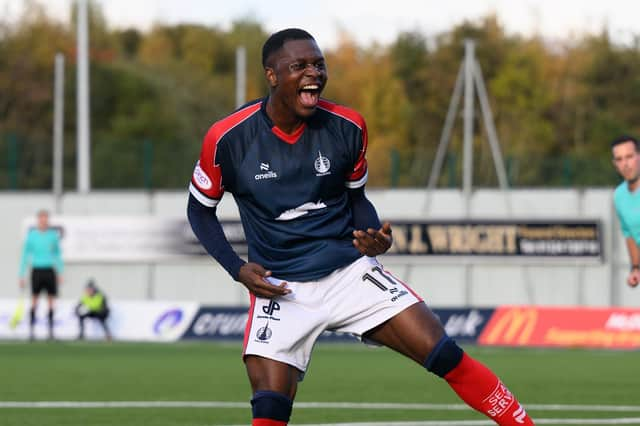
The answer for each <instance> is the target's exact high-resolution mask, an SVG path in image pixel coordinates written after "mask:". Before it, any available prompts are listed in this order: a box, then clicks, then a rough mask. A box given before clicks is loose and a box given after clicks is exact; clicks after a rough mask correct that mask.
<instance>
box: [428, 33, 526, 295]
mask: <svg viewBox="0 0 640 426" xmlns="http://www.w3.org/2000/svg"><path fill="white" fill-rule="evenodd" d="M474 89H476V90H475V91H474ZM463 90H464V108H463V111H462V112H463V114H462V115H463V120H464V123H463V124H464V133H463V167H462V176H463V178H462V193H463V197H464V217H465V218H467V219H469V218H470V217H471V196H472V193H473V124H474V95H475V93H474V92H477V94H478V99H479V101H480V110H481V112H482V118H483V121H484V127H485V130H486V132H487V139H488V140H489V145H490V147H491V154H492V157H493V162H494V165H495V168H496V174H497V176H498V182H499V185H500V189H502V190H503V194H504V196H505V203H506V208H507V213H508V215H511V213H512V211H511V202H510V197H509V191H508V189H509V184H508V180H507V173H506V171H505V167H504V162H503V161H502V152H501V151H500V143H499V141H498V136H497V132H496V130H495V127H494V124H493V114H492V113H491V107H490V105H489V100H488V96H487V90H486V88H485V85H484V81H483V79H482V72H481V71H480V64H479V63H478V62H477V61H476V58H475V42H474V41H473V40H470V39H466V40H465V41H464V61H463V62H462V64H461V65H460V70H459V71H458V76H457V78H456V83H455V86H454V89H453V94H452V95H451V101H450V103H449V109H448V111H447V116H446V118H445V123H444V127H443V129H442V134H441V135H440V142H439V144H438V148H437V150H436V156H435V159H434V163H433V167H432V168H431V173H430V176H429V182H428V184H427V194H426V197H425V202H424V206H423V211H424V213H425V214H427V213H428V212H429V208H430V207H431V197H432V193H433V190H434V189H435V188H436V186H437V183H438V177H439V176H440V172H441V170H442V165H443V163H444V158H445V156H446V152H447V148H448V146H449V143H450V141H451V131H452V129H453V125H454V122H455V118H456V114H457V111H458V107H459V104H460V97H461V96H462V94H463ZM463 266H464V274H465V299H466V301H467V302H468V301H469V300H470V289H471V285H472V281H473V274H472V271H471V264H470V263H469V262H468V261H466V262H464V263H463ZM525 281H527V290H528V296H529V298H530V300H533V299H532V294H531V285H530V282H529V281H530V280H529V279H528V274H527V273H526V271H525Z"/></svg>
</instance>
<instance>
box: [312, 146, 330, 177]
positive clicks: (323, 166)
mask: <svg viewBox="0 0 640 426" xmlns="http://www.w3.org/2000/svg"><path fill="white" fill-rule="evenodd" d="M313 167H315V169H316V172H317V173H316V176H325V175H330V174H331V172H330V171H329V169H331V161H329V159H328V158H327V157H325V156H324V155H322V153H321V152H320V151H318V158H316V160H315V161H314V162H313Z"/></svg>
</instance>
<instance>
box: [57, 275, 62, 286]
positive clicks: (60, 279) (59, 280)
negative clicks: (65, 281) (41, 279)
mask: <svg viewBox="0 0 640 426" xmlns="http://www.w3.org/2000/svg"><path fill="white" fill-rule="evenodd" d="M56 283H58V284H62V275H56Z"/></svg>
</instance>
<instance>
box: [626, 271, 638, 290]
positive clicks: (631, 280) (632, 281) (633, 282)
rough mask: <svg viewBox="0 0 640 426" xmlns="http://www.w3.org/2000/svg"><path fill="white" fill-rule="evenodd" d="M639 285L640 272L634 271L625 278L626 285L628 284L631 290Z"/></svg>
mask: <svg viewBox="0 0 640 426" xmlns="http://www.w3.org/2000/svg"><path fill="white" fill-rule="evenodd" d="M639 283H640V270H638V269H634V270H633V271H631V272H630V273H629V276H628V277H627V284H629V287H632V288H633V287H636V286H637V285H638V284H639Z"/></svg>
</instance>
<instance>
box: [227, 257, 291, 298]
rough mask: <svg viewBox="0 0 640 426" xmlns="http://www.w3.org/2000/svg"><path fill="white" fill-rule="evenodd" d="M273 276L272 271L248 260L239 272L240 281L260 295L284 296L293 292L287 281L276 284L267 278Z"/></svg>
mask: <svg viewBox="0 0 640 426" xmlns="http://www.w3.org/2000/svg"><path fill="white" fill-rule="evenodd" d="M270 276H271V271H267V270H266V269H264V268H263V267H262V266H261V265H258V264H257V263H252V262H248V263H245V264H244V265H242V267H241V268H240V272H239V273H238V281H240V282H241V283H242V284H243V285H244V286H245V287H246V288H247V290H249V291H250V292H251V293H253V294H255V295H256V296H259V297H266V298H269V299H271V298H273V297H278V296H284V295H287V294H289V293H291V290H290V289H288V288H287V283H286V282H282V283H280V285H274V284H271V283H270V282H268V281H267V280H266V279H265V278H267V277H270Z"/></svg>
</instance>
